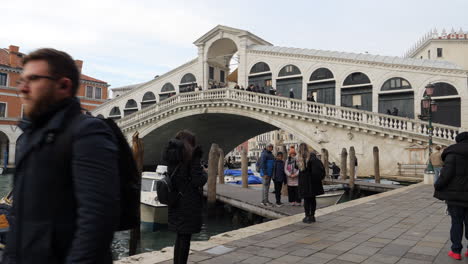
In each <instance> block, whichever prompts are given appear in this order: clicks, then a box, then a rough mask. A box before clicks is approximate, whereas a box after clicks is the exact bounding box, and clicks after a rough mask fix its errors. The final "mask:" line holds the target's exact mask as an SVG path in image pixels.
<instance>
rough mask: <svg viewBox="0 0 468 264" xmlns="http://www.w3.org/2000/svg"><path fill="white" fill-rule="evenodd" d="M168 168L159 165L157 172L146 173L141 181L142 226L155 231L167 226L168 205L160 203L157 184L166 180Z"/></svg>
mask: <svg viewBox="0 0 468 264" xmlns="http://www.w3.org/2000/svg"><path fill="white" fill-rule="evenodd" d="M166 172H167V166H163V165H158V167H157V168H156V171H155V172H152V171H144V172H143V174H142V179H141V201H140V202H141V208H140V217H141V224H142V225H144V226H150V227H151V228H152V229H154V228H155V227H156V226H157V225H166V224H167V205H165V204H161V203H160V202H159V201H158V194H157V193H156V182H157V181H158V180H161V179H162V178H164V175H165V173H166Z"/></svg>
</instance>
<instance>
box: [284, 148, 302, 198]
mask: <svg viewBox="0 0 468 264" xmlns="http://www.w3.org/2000/svg"><path fill="white" fill-rule="evenodd" d="M284 173H285V174H286V176H287V183H288V200H289V203H290V204H291V205H292V206H295V205H298V206H300V205H301V198H300V197H299V191H298V185H299V180H298V175H299V168H298V167H297V164H296V150H295V149H294V147H293V146H292V147H291V148H290V149H289V157H288V160H287V161H286V164H285V165H284Z"/></svg>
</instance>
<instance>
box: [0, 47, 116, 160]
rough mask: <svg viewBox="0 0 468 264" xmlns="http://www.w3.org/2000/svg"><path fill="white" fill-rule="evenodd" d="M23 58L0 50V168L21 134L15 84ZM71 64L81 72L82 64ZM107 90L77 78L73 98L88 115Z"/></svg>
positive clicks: (91, 80) (95, 81)
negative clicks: (77, 86) (75, 91)
mask: <svg viewBox="0 0 468 264" xmlns="http://www.w3.org/2000/svg"><path fill="white" fill-rule="evenodd" d="M24 56H25V54H23V53H21V52H20V51H19V47H18V46H13V45H10V46H9V47H8V48H5V49H0V164H1V166H2V167H3V166H5V164H10V165H12V164H13V163H14V156H15V155H14V154H15V147H16V140H17V139H18V137H19V135H21V133H22V132H21V130H20V129H19V128H18V127H17V126H16V124H17V123H18V120H19V119H21V118H22V117H23V108H24V105H23V104H22V103H21V100H20V95H19V91H18V90H17V88H16V83H17V81H18V80H19V78H20V75H21V72H22V65H21V61H22V58H23V57H24ZM75 63H76V65H77V66H78V68H79V70H80V71H81V69H82V67H83V61H81V60H76V61H75ZM108 87H109V85H108V84H107V83H106V82H104V81H101V80H98V79H96V78H93V77H91V76H88V75H85V74H81V80H80V88H79V90H78V93H77V97H78V98H79V99H80V101H81V104H82V107H83V108H85V109H87V110H89V111H92V110H93V109H95V108H96V107H97V106H99V105H100V104H102V103H104V102H105V101H107V98H108Z"/></svg>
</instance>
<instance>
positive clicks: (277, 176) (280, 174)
mask: <svg viewBox="0 0 468 264" xmlns="http://www.w3.org/2000/svg"><path fill="white" fill-rule="evenodd" d="M273 181H275V182H282V183H286V182H287V179H286V174H285V173H284V161H282V160H275V163H274V166H273Z"/></svg>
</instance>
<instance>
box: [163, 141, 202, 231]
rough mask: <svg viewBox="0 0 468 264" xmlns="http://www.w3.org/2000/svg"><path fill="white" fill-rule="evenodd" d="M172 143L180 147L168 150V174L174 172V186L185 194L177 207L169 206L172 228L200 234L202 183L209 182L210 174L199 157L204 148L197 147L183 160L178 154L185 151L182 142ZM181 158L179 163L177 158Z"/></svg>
mask: <svg viewBox="0 0 468 264" xmlns="http://www.w3.org/2000/svg"><path fill="white" fill-rule="evenodd" d="M171 141H172V144H171V143H170V146H172V147H173V148H178V149H179V150H175V151H174V150H170V149H169V148H168V149H166V152H165V160H166V161H168V173H169V174H172V173H173V172H174V170H175V169H176V167H177V166H178V168H177V171H176V172H175V174H174V179H175V181H174V182H175V187H176V189H177V190H179V191H181V192H182V193H183V196H182V197H181V198H180V199H179V201H178V203H177V205H176V206H175V207H171V206H170V207H169V208H168V214H169V215H168V222H169V230H171V231H174V232H177V233H181V234H194V233H199V232H200V230H201V226H202V207H203V190H202V188H203V185H205V183H206V181H207V178H208V177H207V174H206V173H205V171H204V170H203V168H202V166H201V163H200V160H201V157H202V154H203V152H202V150H201V148H200V147H196V148H195V149H194V151H193V154H192V160H191V161H190V162H189V163H183V162H182V161H181V160H180V159H179V158H178V157H174V155H177V153H183V147H184V146H183V143H182V142H181V141H180V140H176V139H172V140H171ZM176 160H179V162H178V163H175V162H174V161H176Z"/></svg>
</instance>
